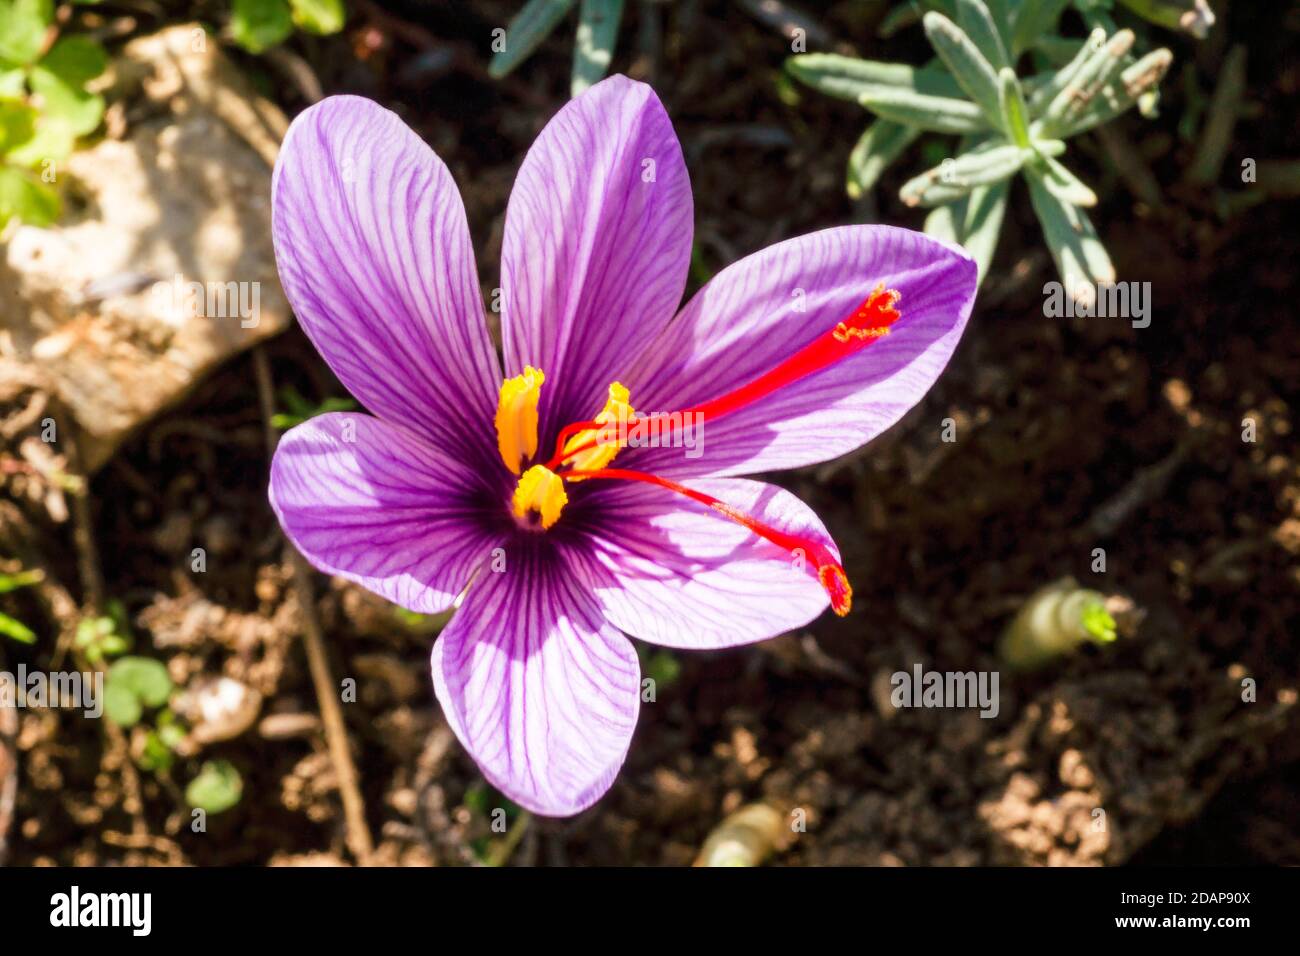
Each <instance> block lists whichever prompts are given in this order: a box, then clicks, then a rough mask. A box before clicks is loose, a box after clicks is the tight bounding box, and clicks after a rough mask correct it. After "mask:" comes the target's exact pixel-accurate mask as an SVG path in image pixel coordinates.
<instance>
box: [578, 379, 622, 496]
mask: <svg viewBox="0 0 1300 956" xmlns="http://www.w3.org/2000/svg"><path fill="white" fill-rule="evenodd" d="M629 397H630V395H629V393H628V390H627V388H626V387H624V386H623V385H621V384H619V383H618V382H611V383H610V386H609V398H608V399H607V400H606V401H605V408H604V409H603V410H602V411H601V413H600V414H599V415H597V416H596V417H595V418H593V419H592V421H593V422H596V423H597V424H598V425H614V426H622V427H623V428H626V427H627V425H628V424H630V423H631V421H632V419H633V418H634V417H635V415H636V411H635V409H633V408H632V406H631V405H629V404H628V398H629ZM619 437H620V436H619V432H618V429H617V428H602V429H599V430H597V429H594V428H589V429H587V430H586V431H581V432H578V433H577V434H576V435H574V436H573V437H572V438H570V439H569V440H568V441H567V442H565V444H564V452H565V456H566V458H565V461H566V463H567V464H569V465H571V466H572V467H573V469H574V470H575V471H598V470H599V469H601V468H604V467H605V466H606V465H608V464H609V463H610V462H611V461H613V460H614V456H615V455H617V454H618V450H619V449H620V448H621V447H623V446H622V444H621V443H620V441H619ZM593 441H594V442H596V444H595V445H592V447H591V448H588V449H587V450H586V451H583V452H579V453H578V454H576V455H574V456H573V457H572V458H569V457H567V456H568V454H569V453H570V452H572V451H573V450H574V449H577V448H582V447H583V446H584V445H591V443H592V442H593ZM575 480H577V479H575Z"/></svg>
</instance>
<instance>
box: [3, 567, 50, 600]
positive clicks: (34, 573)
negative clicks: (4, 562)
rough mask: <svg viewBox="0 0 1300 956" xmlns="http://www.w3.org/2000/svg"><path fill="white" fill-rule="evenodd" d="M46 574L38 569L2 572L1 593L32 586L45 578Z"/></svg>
mask: <svg viewBox="0 0 1300 956" xmlns="http://www.w3.org/2000/svg"><path fill="white" fill-rule="evenodd" d="M44 578H45V574H44V573H43V572H41V571H38V570H35V569H33V570H30V571H17V572H15V573H13V574H0V594H8V593H9V592H10V591H17V590H18V589H19V588H25V587H30V586H31V585H33V584H38V583H40V582H41V581H42V580H44Z"/></svg>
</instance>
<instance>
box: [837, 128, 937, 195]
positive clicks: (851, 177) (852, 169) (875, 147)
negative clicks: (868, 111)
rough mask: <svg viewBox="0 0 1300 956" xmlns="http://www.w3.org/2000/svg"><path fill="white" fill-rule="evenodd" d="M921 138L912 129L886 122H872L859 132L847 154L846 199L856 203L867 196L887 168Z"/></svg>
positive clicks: (918, 131) (915, 129)
mask: <svg viewBox="0 0 1300 956" xmlns="http://www.w3.org/2000/svg"><path fill="white" fill-rule="evenodd" d="M920 135H921V130H919V129H918V128H916V127H915V126H903V125H902V124H900V123H893V122H890V121H889V120H883V119H882V120H876V121H875V122H874V123H872V124H871V125H870V126H868V127H867V128H866V131H865V132H863V134H862V138H861V139H859V140H858V142H857V145H856V146H854V147H853V152H851V153H849V170H848V181H847V184H846V191H847V192H848V194H849V198H850V199H860V198H862V196H863V195H865V194H866V193H867V192H869V191H870V190H871V189H872V188H873V187H874V186H875V185H876V180H878V179H879V178H880V174H881V173H883V172H884V171H885V170H886V169H887V168H888V167H889V164H890V163H892V162H893V161H894V160H896V159H897V158H898V157H899V156H900V155H902V153H903V150H905V149H907V147H908V146H910V145H912V143H914V142H915V141H916V138H917V137H918V136H920Z"/></svg>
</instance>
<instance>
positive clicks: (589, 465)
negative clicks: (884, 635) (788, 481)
mask: <svg viewBox="0 0 1300 956" xmlns="http://www.w3.org/2000/svg"><path fill="white" fill-rule="evenodd" d="M898 300H899V294H898V293H897V292H896V291H894V290H893V289H886V288H885V287H884V284H883V283H882V284H880V285H877V286H876V288H875V289H874V290H873V291H872V293H871V295H869V296H867V298H866V299H865V300H864V301H863V302H862V304H861V305H859V306H858V307H857V308H856V309H854V310H853V312H852V313H850V314H849V315H848V316H846V317H845V318H844V319H843V320H842V321H840V322H838V323H837V324H836V325H835V327H834V328H832V329H830V330H829V331H827V332H824V333H822V334H821V335H819V336H818V337H817V338H815V339H813V341H811V342H810V343H808V344H807V345H805V346H804V347H803V348H802V349H800V350H799V351H798V352H796V353H795V354H794V355H792V356H790V358H788V359H786V360H785V361H784V362H782V363H780V364H779V365H777V366H776V367H775V368H773V369H771V370H769V371H767V372H764V373H763V374H762V375H759V376H758V377H757V378H755V379H753V380H752V381H750V382H748V383H747V384H745V385H742V386H741V387H740V388H738V389H736V390H735V391H732V392H728V393H727V394H726V395H723V396H720V397H719V398H715V399H712V400H710V401H707V402H704V403H702V404H700V405H695V406H693V407H691V408H688V409H686V410H684V411H682V412H680V413H676V412H675V413H672V414H671V415H668V416H663V417H662V420H661V422H660V425H661V427H660V430H659V437H660V439H663V438H666V437H668V436H670V435H671V434H672V432H673V431H674V430H676V428H678V427H680V425H681V423H682V422H691V421H696V422H698V421H704V420H708V419H718V418H722V417H723V416H726V415H730V414H731V413H732V412H735V411H738V410H739V409H742V408H745V407H747V406H749V405H752V404H753V403H754V402H756V401H758V400H759V399H761V398H763V397H764V396H767V395H770V394H772V393H773V392H777V391H779V390H781V389H782V388H785V387H787V386H789V385H792V384H794V383H795V382H798V381H799V380H801V379H803V378H806V377H808V376H809V375H813V374H815V373H817V372H820V371H822V370H823V369H825V368H827V367H828V366H830V365H833V364H835V363H836V362H840V361H843V360H844V359H846V358H849V357H851V356H853V355H856V354H857V353H858V352H860V351H861V350H862V349H864V348H867V347H868V346H870V345H871V344H872V343H874V342H877V341H879V340H880V339H881V338H883V337H884V336H886V335H888V334H889V333H890V329H891V327H892V326H893V325H894V323H895V322H897V321H898V320H899V318H900V316H899V312H898V310H897V308H895V306H896V305H897V304H898ZM545 381H546V376H545V375H543V374H542V371H541V370H540V369H535V368H533V367H532V366H525V367H524V371H523V372H522V373H520V374H519V375H516V376H513V377H512V378H508V379H506V380H505V381H504V382H503V383H502V384H501V394H500V398H499V399H498V402H497V414H496V430H497V448H498V450H499V451H500V452H501V460H502V461H504V462H505V464H506V467H507V468H509V469H510V471H511V472H512V473H513V474H516V475H519V476H520V477H519V482H518V484H517V485H516V487H515V492H514V495H513V496H512V497H511V501H510V508H511V511H512V513H513V514H514V516H515V520H516V521H518V522H519V523H520V524H521V525H522V526H524V527H530V528H535V527H536V526H537V525H538V524H540V526H541V530H543V531H544V530H546V529H547V528H550V527H551V526H552V525H554V524H555V523H556V522H557V521H559V519H560V513H561V512H562V511H563V510H564V506H565V505H566V504H567V503H568V500H569V496H568V494H567V493H566V492H565V483H566V482H576V481H588V480H592V479H607V480H622V481H638V482H642V483H645V484H651V485H655V486H657V487H659V488H663V489H665V490H667V491H672V492H674V493H676V494H679V495H683V496H684V497H687V498H690V499H692V500H693V501H697V502H699V503H701V504H703V505H706V506H708V507H709V508H711V509H713V510H714V511H715V512H717V513H718V514H720V515H722V516H723V517H725V518H727V519H729V520H731V521H734V522H736V523H737V524H739V525H741V526H743V527H745V528H748V529H749V530H750V531H752V532H753V533H754V534H756V535H758V536H759V537H761V538H764V539H765V540H767V541H770V542H772V543H773V544H775V545H777V546H778V547H780V548H783V549H785V550H786V551H787V552H789V553H790V555H791V556H792V558H793V560H794V561H795V562H796V564H798V565H800V566H801V567H804V568H806V569H807V570H808V571H809V573H810V574H812V575H813V576H814V577H816V579H817V581H818V582H819V583H820V584H821V586H822V587H823V588H825V590H826V593H827V594H828V595H829V596H830V599H831V606H832V607H833V608H834V610H835V613H836V614H839V615H841V616H843V615H845V614H847V613H848V612H849V607H850V605H851V604H852V600H853V590H852V588H850V587H849V581H848V578H847V577H846V576H845V574H844V568H843V567H842V566H841V565H840V563H839V561H838V560H836V558H835V556H834V555H833V554H832V553H831V551H830V549H829V548H827V547H826V546H825V545H824V544H822V543H821V542H819V541H816V540H814V539H813V538H811V537H807V536H803V535H796V534H790V533H788V532H784V531H781V530H779V529H777V528H773V527H771V526H770V525H766V524H764V523H763V522H761V521H758V520H757V519H756V518H754V517H752V516H750V515H747V514H745V513H744V512H742V511H740V510H738V509H736V508H733V507H732V506H731V505H729V504H727V503H726V502H724V501H720V500H719V499H717V498H714V497H712V496H711V495H706V494H704V493H703V492H701V491H696V490H695V489H693V488H687V487H686V486H685V485H681V484H678V483H677V482H675V481H670V480H668V479H667V478H661V477H659V476H658V475H652V474H649V473H647V472H641V471H629V470H627V469H620V468H610V467H609V464H610V462H612V461H613V460H614V457H615V456H616V455H617V454H618V452H619V450H620V449H621V448H622V447H623V446H622V444H621V436H626V435H627V426H628V424H629V423H631V422H633V421H635V420H636V418H635V416H636V412H635V410H634V409H633V408H632V406H631V404H629V402H630V398H631V396H630V395H629V393H628V390H627V388H625V387H624V386H623V385H621V384H620V383H618V382H613V383H611V384H610V386H609V397H608V399H607V400H606V402H605V407H604V409H602V410H601V412H600V414H598V415H597V416H596V417H595V418H593V419H591V420H590V421H583V422H574V423H572V424H569V425H565V426H564V427H563V428H562V429H560V433H559V435H558V437H557V438H556V442H555V451H554V454H553V455H552V456H551V458H550V459H549V460H547V461H546V462H545V463H542V464H532V465H531V466H530V467H528V468H526V469H525V467H524V466H525V465H526V464H528V463H529V462H531V461H532V460H533V458H534V456H535V455H536V454H537V402H538V399H539V397H540V396H541V390H542V384H543V383H544V382H545ZM616 426H617V427H616Z"/></svg>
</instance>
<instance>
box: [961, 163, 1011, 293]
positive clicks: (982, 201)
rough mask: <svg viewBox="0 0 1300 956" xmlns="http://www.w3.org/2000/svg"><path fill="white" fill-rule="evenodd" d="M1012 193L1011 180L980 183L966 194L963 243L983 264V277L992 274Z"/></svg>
mask: <svg viewBox="0 0 1300 956" xmlns="http://www.w3.org/2000/svg"><path fill="white" fill-rule="evenodd" d="M1010 194H1011V180H1009V179H1008V180H1004V181H1003V182H1000V183H994V184H993V185H991V186H978V187H976V188H975V189H973V190H971V194H970V195H969V196H968V197H967V198H966V205H965V208H964V210H963V212H964V219H963V221H962V224H961V227H960V228H961V234H962V240H961V244H962V245H963V246H965V247H966V251H967V252H969V253H970V254H971V256H973V257H974V259H975V263H976V265H978V266H979V281H980V282H983V281H984V277H985V276H986V275H988V272H989V266H990V264H992V262H993V255H994V253H995V252H997V248H998V236H999V235H1001V233H1002V220H1003V218H1004V217H1005V215H1006V211H1007V197H1008V196H1009V195H1010Z"/></svg>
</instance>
